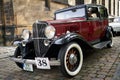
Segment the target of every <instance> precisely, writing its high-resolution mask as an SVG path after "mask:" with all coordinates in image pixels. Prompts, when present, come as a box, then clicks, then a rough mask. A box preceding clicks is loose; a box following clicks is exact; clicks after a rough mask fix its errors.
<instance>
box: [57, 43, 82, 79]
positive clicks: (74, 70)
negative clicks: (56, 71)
mask: <svg viewBox="0 0 120 80" xmlns="http://www.w3.org/2000/svg"><path fill="white" fill-rule="evenodd" d="M59 55H60V62H61V66H60V69H61V71H62V73H63V74H64V75H65V76H67V77H73V76H75V75H77V74H78V73H79V71H80V70H81V67H82V64H83V54H82V50H81V47H80V46H79V45H78V44H77V43H73V42H72V43H69V44H67V45H65V46H63V47H62V48H61V49H60V52H59Z"/></svg>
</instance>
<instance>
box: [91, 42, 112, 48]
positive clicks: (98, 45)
mask: <svg viewBox="0 0 120 80" xmlns="http://www.w3.org/2000/svg"><path fill="white" fill-rule="evenodd" d="M108 43H110V41H104V42H101V43H98V44H95V45H93V47H94V48H96V49H102V48H103V47H105V46H106V45H107V44H108Z"/></svg>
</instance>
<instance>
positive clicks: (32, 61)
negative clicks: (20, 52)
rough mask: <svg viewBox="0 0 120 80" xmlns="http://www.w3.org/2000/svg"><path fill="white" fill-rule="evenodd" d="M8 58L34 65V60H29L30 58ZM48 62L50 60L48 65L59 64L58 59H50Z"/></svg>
mask: <svg viewBox="0 0 120 80" xmlns="http://www.w3.org/2000/svg"><path fill="white" fill-rule="evenodd" d="M10 60H12V61H15V62H18V63H27V64H33V65H36V62H35V60H31V59H20V58H15V57H10ZM49 62H50V66H59V65H60V61H59V60H51V61H49Z"/></svg>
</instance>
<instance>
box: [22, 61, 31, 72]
mask: <svg viewBox="0 0 120 80" xmlns="http://www.w3.org/2000/svg"><path fill="white" fill-rule="evenodd" d="M23 69H24V70H26V71H32V72H33V65H32V64H26V63H24V65H23Z"/></svg>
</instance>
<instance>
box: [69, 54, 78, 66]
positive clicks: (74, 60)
mask: <svg viewBox="0 0 120 80" xmlns="http://www.w3.org/2000/svg"><path fill="white" fill-rule="evenodd" d="M69 62H70V64H71V65H74V64H75V63H76V62H77V57H76V56H75V54H70V58H69Z"/></svg>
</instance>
